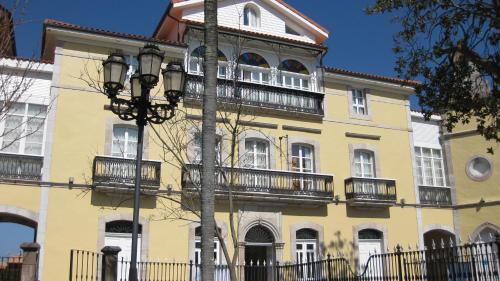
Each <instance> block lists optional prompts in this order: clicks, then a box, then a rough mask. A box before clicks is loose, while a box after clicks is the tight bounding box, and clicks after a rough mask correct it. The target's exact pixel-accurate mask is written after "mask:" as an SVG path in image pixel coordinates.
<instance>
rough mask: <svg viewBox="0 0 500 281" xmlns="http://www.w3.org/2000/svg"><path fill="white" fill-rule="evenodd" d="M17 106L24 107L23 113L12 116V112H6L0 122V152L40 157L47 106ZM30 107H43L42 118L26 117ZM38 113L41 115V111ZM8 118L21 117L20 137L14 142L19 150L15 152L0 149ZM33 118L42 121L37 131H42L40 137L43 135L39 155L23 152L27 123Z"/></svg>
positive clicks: (42, 148)
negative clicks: (17, 144) (0, 134)
mask: <svg viewBox="0 0 500 281" xmlns="http://www.w3.org/2000/svg"><path fill="white" fill-rule="evenodd" d="M17 104H22V105H24V112H23V113H22V114H14V113H13V112H12V111H10V110H9V111H7V112H6V114H5V116H4V118H3V120H2V122H1V123H0V132H2V136H1V137H0V151H1V152H2V153H8V154H22V155H36V156H42V155H43V154H44V151H45V138H46V135H45V132H46V126H47V122H46V119H47V115H48V112H47V110H48V107H47V105H44V104H37V103H24V102H19V103H17ZM30 105H33V106H41V107H45V111H44V114H43V115H42V116H43V117H39V116H40V115H30V116H28V112H29V111H28V109H29V106H30ZM40 113H41V111H40ZM8 116H18V117H22V120H21V124H20V131H21V135H20V136H19V137H18V138H19V139H18V140H16V141H19V149H18V151H17V152H7V151H3V149H1V148H2V147H3V142H4V138H5V136H6V134H7V133H6V132H4V131H5V122H6V120H7V118H8ZM33 118H36V119H42V120H43V125H42V126H41V127H40V128H38V130H42V135H43V136H42V147H41V151H40V154H30V153H25V151H26V138H27V137H28V136H27V132H26V130H27V129H28V122H29V120H31V119H33ZM37 132H38V131H37ZM14 142H15V141H14ZM12 144H13V143H11V144H9V146H8V147H10V145H12Z"/></svg>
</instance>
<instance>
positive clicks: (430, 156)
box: [415, 146, 446, 186]
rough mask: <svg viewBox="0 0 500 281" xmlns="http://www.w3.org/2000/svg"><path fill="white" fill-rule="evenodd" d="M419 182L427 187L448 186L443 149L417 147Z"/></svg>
mask: <svg viewBox="0 0 500 281" xmlns="http://www.w3.org/2000/svg"><path fill="white" fill-rule="evenodd" d="M415 158H416V159H415V160H416V162H417V163H416V164H417V165H416V166H417V182H418V184H419V185H425V186H446V181H445V177H444V163H443V156H442V152H441V149H435V148H426V147H418V146H417V147H415Z"/></svg>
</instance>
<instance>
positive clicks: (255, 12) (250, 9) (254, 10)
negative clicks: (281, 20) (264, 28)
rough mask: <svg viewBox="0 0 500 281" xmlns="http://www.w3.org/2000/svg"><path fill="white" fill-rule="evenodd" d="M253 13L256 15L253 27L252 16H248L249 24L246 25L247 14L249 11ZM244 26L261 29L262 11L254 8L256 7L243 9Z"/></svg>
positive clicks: (247, 6)
mask: <svg viewBox="0 0 500 281" xmlns="http://www.w3.org/2000/svg"><path fill="white" fill-rule="evenodd" d="M247 9H248V11H253V12H254V14H255V25H252V24H251V22H252V21H251V18H250V16H248V24H245V17H246V15H245V12H246V11H247ZM242 20H243V26H245V27H249V28H259V27H260V11H259V8H258V7H256V6H254V5H248V4H247V5H246V6H245V7H244V8H243V18H242Z"/></svg>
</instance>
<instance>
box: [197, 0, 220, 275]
mask: <svg viewBox="0 0 500 281" xmlns="http://www.w3.org/2000/svg"><path fill="white" fill-rule="evenodd" d="M217 45H218V34H217V0H205V47H206V50H205V57H204V60H203V64H204V66H203V71H204V75H205V77H204V78H205V79H204V89H205V90H204V93H203V120H202V164H203V166H202V175H201V280H203V281H213V280H214V234H215V233H214V232H215V219H214V205H215V204H214V201H215V177H214V175H215V168H216V167H215V161H216V155H215V154H216V151H215V146H216V136H215V126H216V124H215V120H216V111H217V96H216V92H217Z"/></svg>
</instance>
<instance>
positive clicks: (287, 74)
mask: <svg viewBox="0 0 500 281" xmlns="http://www.w3.org/2000/svg"><path fill="white" fill-rule="evenodd" d="M279 71H280V74H279V75H278V79H277V80H278V81H277V82H278V86H280V87H288V86H287V85H286V84H285V79H286V77H290V78H291V79H292V85H291V87H292V88H293V89H297V90H302V91H310V90H311V75H307V74H302V73H295V72H290V71H285V70H279ZM295 79H298V80H299V87H296V86H295ZM304 80H307V84H308V85H307V87H304V85H303V84H304Z"/></svg>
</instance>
